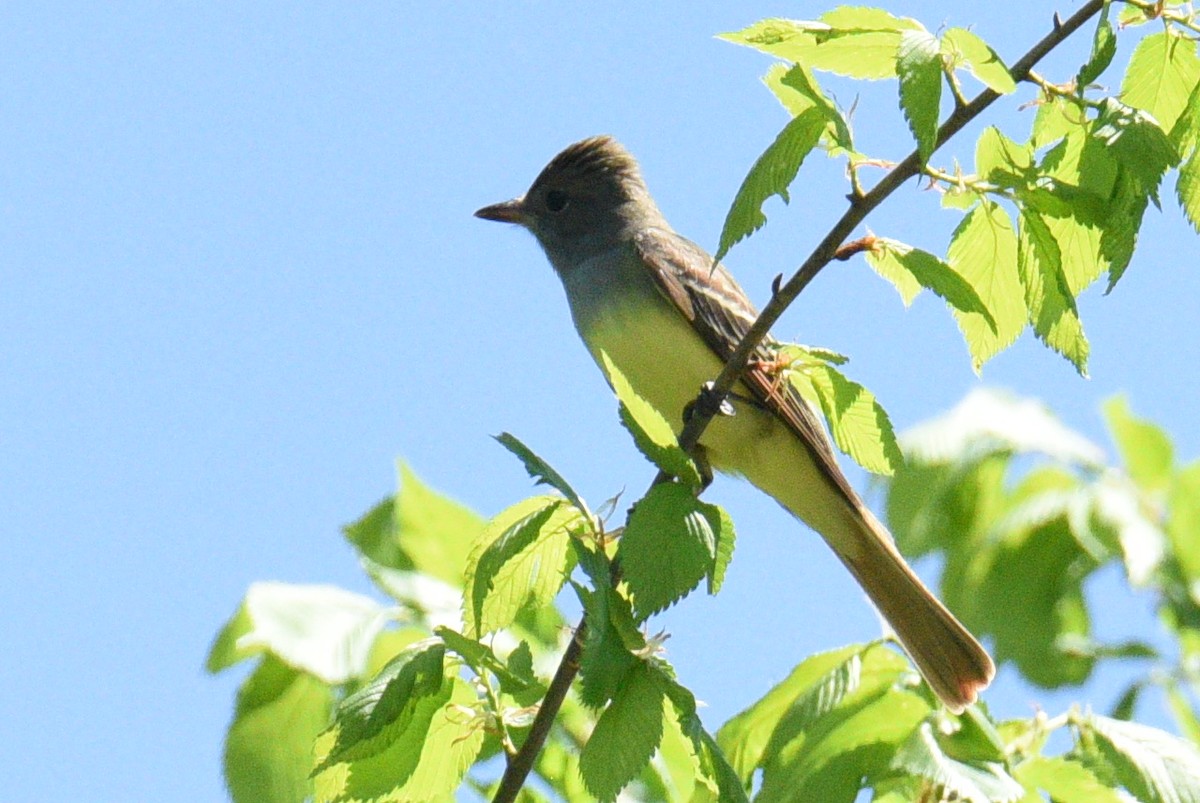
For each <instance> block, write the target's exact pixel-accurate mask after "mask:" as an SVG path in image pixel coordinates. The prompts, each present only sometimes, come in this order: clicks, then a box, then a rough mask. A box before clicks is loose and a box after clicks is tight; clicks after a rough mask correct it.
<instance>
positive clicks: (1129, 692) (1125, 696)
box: [1109, 680, 1146, 719]
mask: <svg viewBox="0 0 1200 803" xmlns="http://www.w3.org/2000/svg"><path fill="white" fill-rule="evenodd" d="M1145 689H1146V684H1145V683H1144V682H1143V681H1140V680H1135V681H1134V682H1133V683H1130V684H1129V685H1128V686H1127V687H1126V688H1125V691H1124V692H1122V693H1121V696H1120V697H1118V698H1117V701H1116V702H1115V703H1113V707H1112V712H1111V713H1110V714H1109V716H1111V717H1112V718H1113V719H1133V711H1134V709H1135V708H1136V707H1137V703H1138V699H1139V698H1140V697H1141V696H1142V692H1143V691H1145Z"/></svg>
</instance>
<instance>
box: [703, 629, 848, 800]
mask: <svg viewBox="0 0 1200 803" xmlns="http://www.w3.org/2000/svg"><path fill="white" fill-rule="evenodd" d="M862 652H863V645H861V644H852V645H850V646H848V647H842V648H840V649H837V650H832V651H829V652H823V653H819V654H817V655H814V656H811V657H809V658H806V659H805V660H804V661H803V662H801V663H800V664H799V665H798V666H796V668H795V669H793V670H792V671H791V674H789V675H788V676H787V678H786V679H784V680H783V681H781V682H780V683H778V684H777V685H775V686H774V687H773V688H772V689H771V690H770V691H769V692H767V693H766V694H765V695H763V697H762V698H761V699H759V700H758V702H756V703H754V704H753V705H752V706H750V707H749V708H747V709H746V710H744V711H742V712H741V713H740V714H738V715H737V716H735V717H733V718H732V719H730V720H729V721H728V722H726V723H725V724H724V725H723V726H721V729H720V730H719V731H717V743H718V744H719V745H720V746H721V750H722V751H723V752H724V753H725V755H726V756H728V757H729V763H730V764H731V765H732V766H733V768H734V770H735V771H736V772H737V774H738V776H739V777H741V779H742V781H743V782H744V783H746V784H749V782H750V778H751V777H752V776H753V774H754V771H755V770H756V769H758V768H759V767H760V766H762V763H763V761H764V757H765V756H766V751H767V745H768V744H769V743H770V741H771V734H772V733H774V731H775V729H776V727H777V726H778V725H779V723H780V721H781V720H782V719H783V717H784V716H785V715H787V714H788V712H789V711H791V710H793V708H794V707H795V704H796V702H797V701H798V700H801V699H805V700H814V701H817V700H826V701H828V703H829V704H816V705H811V706H808V707H807V708H806V711H807V714H808V716H807V717H806V718H804V720H803V721H802V725H807V724H809V723H811V721H812V719H813V717H812V714H813V713H817V714H819V715H823V714H825V713H827V712H828V711H829V709H830V708H832V707H833V706H836V705H837V704H838V703H840V702H841V700H842V699H843V698H844V697H845V694H846V693H848V692H850V691H853V690H854V689H855V688H857V686H858V680H859V678H860V676H861V672H862V660H861V657H860V656H861V653H862ZM839 689H842V690H844V691H843V692H842V693H840V694H839V693H838V690H839Z"/></svg>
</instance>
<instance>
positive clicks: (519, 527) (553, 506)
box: [464, 496, 586, 636]
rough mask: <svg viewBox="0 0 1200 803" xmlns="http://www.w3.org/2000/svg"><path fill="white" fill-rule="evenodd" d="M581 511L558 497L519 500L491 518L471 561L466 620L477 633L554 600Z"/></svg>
mask: <svg viewBox="0 0 1200 803" xmlns="http://www.w3.org/2000/svg"><path fill="white" fill-rule="evenodd" d="M585 526H586V522H585V519H584V518H583V514H582V513H580V512H579V510H578V509H576V508H574V507H572V506H570V505H567V504H565V503H564V500H562V499H560V498H558V497H554V496H535V497H533V498H531V499H526V500H524V501H523V502H518V503H517V504H515V505H513V506H512V507H510V508H508V509H507V510H505V511H504V512H502V513H500V514H499V515H497V516H496V518H494V519H492V520H491V521H490V522H489V523H488V525H487V527H486V528H484V531H483V534H482V535H481V536H480V539H479V541H478V543H477V544H476V546H475V549H474V550H472V552H471V556H470V558H469V559H468V565H467V572H466V594H467V596H466V599H465V600H464V603H465V604H466V612H465V614H466V616H465V619H466V622H467V624H468V629H469V632H471V633H473V634H474V635H476V636H482V635H483V634H484V633H491V632H494V631H496V630H499V629H501V628H504V627H508V626H509V625H510V624H512V622H513V621H514V620H515V619H516V617H517V615H518V614H520V613H521V611H522V610H524V609H525V608H526V606H535V607H540V606H544V605H547V604H549V603H550V601H551V600H552V599H554V596H555V595H556V594H557V593H558V591H559V589H561V588H562V587H563V583H565V582H566V580H567V577H568V576H569V575H570V573H571V568H572V567H573V566H574V562H573V559H572V553H571V551H570V549H571V547H570V543H571V539H572V535H571V532H572V531H573V530H576V529H579V528H581V527H585Z"/></svg>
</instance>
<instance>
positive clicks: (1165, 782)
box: [1080, 714, 1200, 803]
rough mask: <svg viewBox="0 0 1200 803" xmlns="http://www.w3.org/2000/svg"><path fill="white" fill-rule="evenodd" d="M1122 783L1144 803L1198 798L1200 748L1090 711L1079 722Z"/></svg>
mask: <svg viewBox="0 0 1200 803" xmlns="http://www.w3.org/2000/svg"><path fill="white" fill-rule="evenodd" d="M1080 724H1081V726H1082V727H1083V729H1084V730H1085V733H1087V734H1088V735H1090V736H1092V737H1093V738H1094V743H1095V749H1096V750H1097V751H1098V753H1099V755H1100V756H1102V757H1103V759H1104V760H1105V761H1106V763H1107V764H1108V765H1109V766H1110V767H1111V768H1112V769H1113V771H1114V772H1115V773H1116V777H1117V778H1118V780H1119V781H1120V782H1121V785H1122V786H1124V787H1125V788H1126V789H1128V790H1129V791H1130V792H1131V793H1132V794H1133V795H1134V796H1136V797H1137V798H1138V800H1141V801H1145V803H1160V801H1162V803H1175V801H1191V800H1200V751H1198V750H1197V749H1196V747H1195V745H1192V744H1190V743H1188V742H1185V741H1184V740H1183V739H1180V738H1178V737H1175V736H1171V735H1170V734H1168V733H1164V732H1163V731H1160V730H1157V729H1155V728H1151V727H1147V726H1146V725H1140V724H1138V723H1136V722H1123V721H1121V720H1119V719H1109V718H1108V717H1103V716H1099V715H1096V714H1093V715H1091V716H1088V717H1086V718H1085V719H1084V720H1083V721H1082V722H1081V723H1080Z"/></svg>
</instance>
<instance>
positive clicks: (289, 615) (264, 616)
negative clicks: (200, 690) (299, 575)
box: [207, 582, 391, 685]
mask: <svg viewBox="0 0 1200 803" xmlns="http://www.w3.org/2000/svg"><path fill="white" fill-rule="evenodd" d="M390 616H391V611H390V610H389V609H387V608H384V607H383V606H382V605H380V604H379V603H378V602H376V601H375V600H373V599H371V598H370V597H364V596H362V595H361V594H353V593H351V592H349V591H345V590H343V589H341V588H337V587H336V586H327V585H291V584H288V583H275V582H259V583H254V584H252V585H251V586H250V588H249V589H247V590H246V598H245V599H244V600H243V601H242V605H241V607H240V608H239V609H238V611H237V613H235V614H234V615H233V617H232V618H230V620H229V621H228V622H227V623H226V624H225V627H224V628H222V630H221V633H220V634H219V635H218V636H217V639H216V641H215V642H214V643H213V646H212V649H211V650H210V651H209V655H208V662H207V667H208V671H210V672H219V671H221V670H222V669H225V668H226V667H229V666H232V665H233V664H235V663H238V662H239V661H243V660H245V659H246V658H249V657H251V656H253V655H258V654H260V653H263V652H269V653H272V654H274V655H275V656H276V657H278V658H279V659H280V660H281V661H283V662H284V663H286V664H288V665H289V666H291V667H293V668H295V669H298V670H301V671H304V672H308V673H309V674H311V675H314V676H316V677H317V678H319V679H320V680H322V681H324V682H326V683H328V684H330V685H338V684H341V683H346V682H347V681H349V680H352V679H355V678H358V677H360V676H361V675H362V672H363V669H364V667H365V666H366V664H367V659H368V657H369V655H370V652H371V645H372V643H373V642H374V641H375V637H376V636H377V635H378V634H379V633H380V631H381V630H382V629H383V627H384V625H386V624H387V622H388V620H389V618H390Z"/></svg>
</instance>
